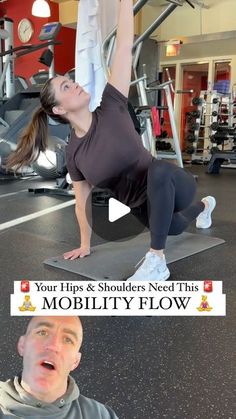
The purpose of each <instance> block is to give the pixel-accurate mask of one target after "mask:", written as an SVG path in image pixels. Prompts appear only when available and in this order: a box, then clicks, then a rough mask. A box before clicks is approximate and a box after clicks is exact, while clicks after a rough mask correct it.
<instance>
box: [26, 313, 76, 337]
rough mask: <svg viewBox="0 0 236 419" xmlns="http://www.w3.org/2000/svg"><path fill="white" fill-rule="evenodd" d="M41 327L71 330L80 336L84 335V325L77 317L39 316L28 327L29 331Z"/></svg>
mask: <svg viewBox="0 0 236 419" xmlns="http://www.w3.org/2000/svg"><path fill="white" fill-rule="evenodd" d="M40 325H45V326H48V327H51V328H58V327H60V328H62V329H63V328H70V329H72V330H73V331H75V332H76V333H78V334H79V335H80V334H81V333H82V324H81V321H80V319H79V317H77V316H37V317H33V318H32V319H31V320H30V322H29V324H28V327H27V331H30V330H32V329H35V328H36V327H38V326H40Z"/></svg>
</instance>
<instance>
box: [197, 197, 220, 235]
mask: <svg viewBox="0 0 236 419" xmlns="http://www.w3.org/2000/svg"><path fill="white" fill-rule="evenodd" d="M203 199H205V200H206V201H207V202H208V204H209V207H208V208H205V209H204V211H202V212H201V213H200V214H199V216H198V217H197V219H196V227H197V228H209V227H211V224H212V219H211V213H212V211H213V210H214V208H215V206H216V200H215V198H214V196H206V197H205V198H203ZM203 199H202V201H203Z"/></svg>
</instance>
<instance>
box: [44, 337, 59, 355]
mask: <svg viewBox="0 0 236 419" xmlns="http://www.w3.org/2000/svg"><path fill="white" fill-rule="evenodd" d="M61 345H62V342H61V338H60V336H58V335H51V336H49V337H48V339H47V342H46V344H45V347H46V349H47V350H48V351H53V352H59V351H60V349H61Z"/></svg>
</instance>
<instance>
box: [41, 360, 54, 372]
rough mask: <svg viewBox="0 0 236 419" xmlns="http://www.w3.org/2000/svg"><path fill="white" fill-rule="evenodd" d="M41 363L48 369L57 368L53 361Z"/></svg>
mask: <svg viewBox="0 0 236 419" xmlns="http://www.w3.org/2000/svg"><path fill="white" fill-rule="evenodd" d="M40 365H41V366H42V367H43V368H46V369H47V370H50V371H52V370H55V369H56V368H55V365H54V363H53V362H51V361H42V362H41V364H40Z"/></svg>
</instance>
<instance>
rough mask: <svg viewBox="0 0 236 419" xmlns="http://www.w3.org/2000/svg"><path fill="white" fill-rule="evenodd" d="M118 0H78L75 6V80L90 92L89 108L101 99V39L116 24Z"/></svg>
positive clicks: (103, 84)
mask: <svg viewBox="0 0 236 419" xmlns="http://www.w3.org/2000/svg"><path fill="white" fill-rule="evenodd" d="M118 3H119V0H80V2H79V7H78V20H77V34H76V51H75V80H76V81H77V82H78V83H79V84H80V85H81V86H82V87H83V88H84V90H86V91H87V92H89V93H90V95H91V101H90V110H91V111H93V110H94V109H95V108H96V107H97V106H98V105H99V104H100V101H101V97H102V92H103V90H104V86H105V84H106V79H105V75H104V71H103V68H102V61H101V45H102V41H103V39H104V38H105V37H106V36H107V34H108V33H109V32H110V31H111V30H112V29H113V28H114V26H116V24H117V11H118Z"/></svg>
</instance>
